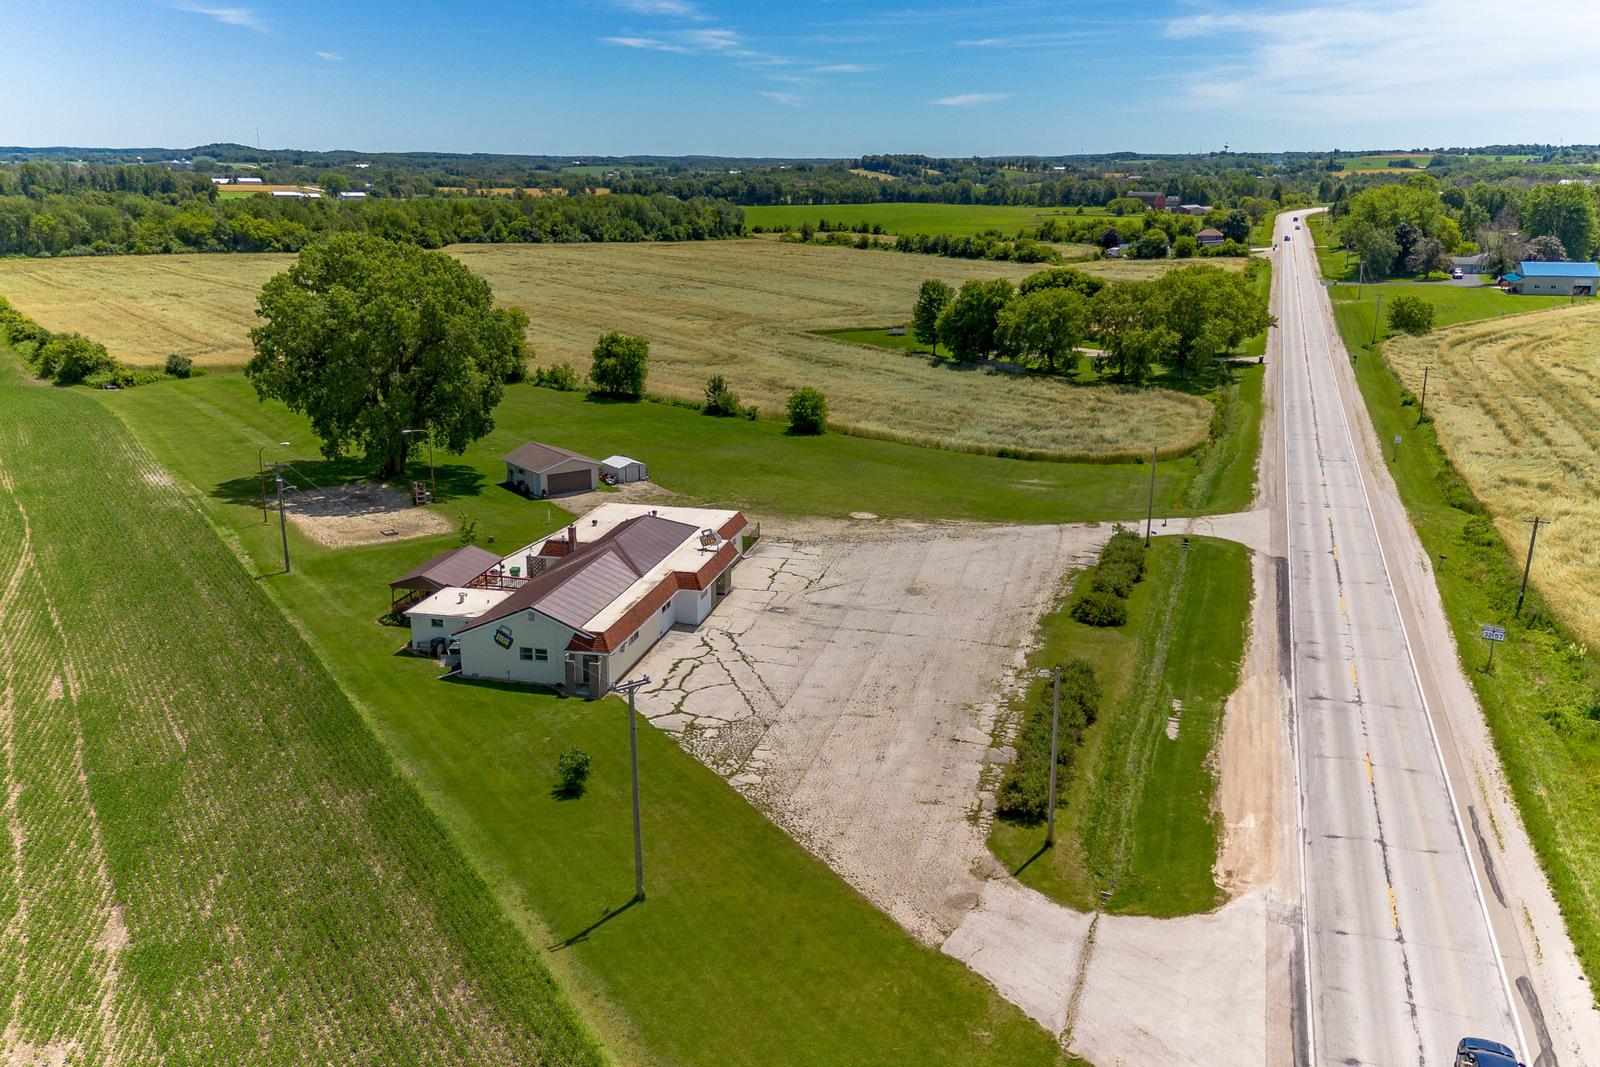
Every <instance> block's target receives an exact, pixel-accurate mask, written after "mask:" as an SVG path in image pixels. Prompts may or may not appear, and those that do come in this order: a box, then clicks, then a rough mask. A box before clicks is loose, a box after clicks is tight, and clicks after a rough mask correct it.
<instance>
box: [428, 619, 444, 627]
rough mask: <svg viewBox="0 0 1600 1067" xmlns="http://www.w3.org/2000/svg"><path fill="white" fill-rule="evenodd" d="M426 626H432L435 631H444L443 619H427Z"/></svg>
mask: <svg viewBox="0 0 1600 1067" xmlns="http://www.w3.org/2000/svg"><path fill="white" fill-rule="evenodd" d="M428 625H429V626H432V627H433V628H434V629H435V630H442V629H444V620H443V619H429V620H428Z"/></svg>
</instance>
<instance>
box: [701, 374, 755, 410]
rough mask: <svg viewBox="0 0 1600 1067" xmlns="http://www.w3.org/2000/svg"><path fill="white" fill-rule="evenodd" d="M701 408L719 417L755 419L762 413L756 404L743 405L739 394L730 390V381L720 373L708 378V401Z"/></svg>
mask: <svg viewBox="0 0 1600 1067" xmlns="http://www.w3.org/2000/svg"><path fill="white" fill-rule="evenodd" d="M700 410H701V411H702V412H704V413H705V414H707V415H712V416H715V417H717V418H743V419H754V418H757V417H758V416H759V414H760V413H759V412H758V411H757V410H756V406H755V405H754V404H750V405H748V406H746V405H741V404H740V403H739V397H738V394H736V393H732V392H730V391H729V390H728V383H727V382H726V381H725V380H723V377H722V375H720V374H713V375H712V376H711V377H710V378H708V379H707V380H706V402H705V406H704V407H702V408H701V409H700Z"/></svg>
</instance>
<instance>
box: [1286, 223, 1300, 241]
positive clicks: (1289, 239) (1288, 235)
mask: <svg viewBox="0 0 1600 1067" xmlns="http://www.w3.org/2000/svg"><path fill="white" fill-rule="evenodd" d="M1299 228H1300V227H1298V226H1296V227H1295V229H1299ZM1283 239H1284V240H1285V241H1292V240H1294V238H1293V236H1292V235H1290V234H1287V233H1286V234H1284V235H1283Z"/></svg>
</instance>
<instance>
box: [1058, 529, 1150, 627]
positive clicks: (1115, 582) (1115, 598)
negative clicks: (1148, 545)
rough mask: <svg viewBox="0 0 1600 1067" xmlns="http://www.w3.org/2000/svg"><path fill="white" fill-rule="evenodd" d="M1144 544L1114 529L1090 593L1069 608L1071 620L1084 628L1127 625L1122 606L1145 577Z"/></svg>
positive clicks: (1102, 555)
mask: <svg viewBox="0 0 1600 1067" xmlns="http://www.w3.org/2000/svg"><path fill="white" fill-rule="evenodd" d="M1144 552H1145V549H1144V542H1143V541H1141V540H1140V539H1139V535H1138V534H1136V533H1134V532H1133V531H1132V530H1127V529H1124V528H1123V527H1122V526H1120V525H1119V526H1118V527H1117V532H1116V533H1114V534H1112V535H1111V540H1109V541H1107V542H1106V545H1105V547H1104V548H1102V549H1101V550H1100V560H1099V562H1098V563H1097V564H1096V565H1095V569H1094V577H1093V578H1092V579H1091V580H1090V582H1089V591H1088V592H1086V593H1084V594H1083V595H1082V596H1080V597H1078V599H1077V600H1076V601H1074V602H1073V605H1072V609H1071V610H1072V617H1073V618H1074V619H1077V620H1078V621H1079V622H1081V623H1083V624H1084V625H1085V626H1121V625H1122V624H1123V623H1125V622H1127V621H1128V606H1127V604H1126V603H1125V601H1126V600H1127V598H1128V596H1129V595H1130V594H1131V593H1132V592H1133V587H1134V585H1135V584H1136V583H1137V582H1138V581H1139V579H1140V578H1142V577H1144Z"/></svg>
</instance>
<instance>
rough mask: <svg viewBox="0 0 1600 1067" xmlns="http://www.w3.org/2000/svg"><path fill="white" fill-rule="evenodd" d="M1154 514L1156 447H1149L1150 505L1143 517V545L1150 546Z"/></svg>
mask: <svg viewBox="0 0 1600 1067" xmlns="http://www.w3.org/2000/svg"><path fill="white" fill-rule="evenodd" d="M1155 515H1156V449H1155V448H1151V449H1150V507H1149V510H1148V511H1146V512H1145V517H1144V547H1146V548H1149V547H1150V524H1151V523H1152V522H1153V521H1154V519H1155Z"/></svg>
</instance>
